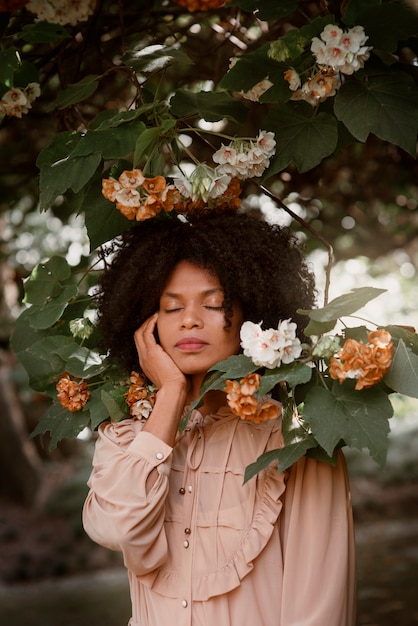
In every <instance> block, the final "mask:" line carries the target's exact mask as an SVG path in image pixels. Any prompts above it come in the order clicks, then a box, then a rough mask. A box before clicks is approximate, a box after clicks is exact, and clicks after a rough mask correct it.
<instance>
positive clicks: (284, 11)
mask: <svg viewBox="0 0 418 626" xmlns="http://www.w3.org/2000/svg"><path fill="white" fill-rule="evenodd" d="M298 4H299V2H298V0H280V2H272V0H233V1H232V2H230V3H229V4H228V5H227V6H238V7H240V8H241V9H242V10H243V11H247V12H249V13H254V12H255V13H256V16H257V18H260V20H277V19H280V18H282V17H286V15H290V14H291V13H293V12H294V11H296V9H297V6H298Z"/></svg>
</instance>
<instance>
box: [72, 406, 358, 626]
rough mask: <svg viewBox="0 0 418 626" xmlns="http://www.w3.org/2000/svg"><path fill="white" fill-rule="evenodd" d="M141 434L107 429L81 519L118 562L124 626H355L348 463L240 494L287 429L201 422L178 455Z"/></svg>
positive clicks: (254, 484) (232, 420) (266, 480)
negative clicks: (127, 610)
mask: <svg viewBox="0 0 418 626" xmlns="http://www.w3.org/2000/svg"><path fill="white" fill-rule="evenodd" d="M142 427H143V423H142V422H141V421H138V420H132V419H127V420H124V421H122V422H119V423H107V424H105V425H102V426H101V427H100V429H99V437H98V440H97V443H96V450H95V455H94V459H93V471H92V474H91V477H90V479H89V487H90V492H89V495H88V497H87V499H86V502H85V505H84V510H83V523H84V527H85V529H86V531H87V533H88V534H89V536H90V537H91V538H92V539H93V540H94V541H95V542H97V543H99V544H101V545H103V546H106V547H107V548H110V549H111V550H118V551H122V553H123V558H124V563H125V566H126V568H127V570H128V576H129V584H130V593H131V600H132V618H131V620H130V622H129V626H354V624H355V563H354V536H353V524H352V514H351V504H350V495H349V485H348V479H347V471H346V466H345V461H344V457H343V455H342V454H341V455H340V457H339V460H338V463H337V466H336V467H332V466H330V465H328V464H327V463H323V462H317V461H314V460H312V459H308V458H305V457H303V458H301V459H300V460H299V461H298V462H297V463H295V464H294V465H293V466H292V467H291V468H290V470H288V471H286V472H283V473H280V474H279V473H278V472H277V469H276V467H275V466H274V465H272V466H270V467H269V468H268V469H267V470H264V471H263V472H261V473H260V474H258V475H257V477H254V478H252V479H251V480H249V481H248V482H247V483H245V484H243V477H244V470H245V467H246V466H247V465H249V464H250V463H252V462H253V461H255V460H256V459H257V457H258V456H260V455H261V454H262V453H263V452H266V451H268V450H271V449H275V448H278V447H281V446H282V445H283V441H282V435H281V429H280V420H272V421H268V422H264V423H263V424H254V423H252V422H248V421H242V420H240V419H239V418H237V417H236V416H234V415H232V414H231V413H230V411H229V409H227V408H224V409H221V410H220V411H219V412H218V413H216V414H214V415H209V416H206V417H203V416H202V415H201V414H200V413H199V412H198V411H194V412H193V414H192V418H191V420H190V422H189V424H188V427H187V428H186V430H185V431H184V432H183V433H181V434H180V435H179V438H178V441H177V443H176V445H175V446H174V448H171V447H170V446H168V445H166V444H165V443H164V442H162V441H161V440H160V439H158V438H157V437H155V436H154V435H152V434H150V433H147V432H141V431H142ZM154 468H156V469H157V470H158V478H157V480H156V482H155V483H154V485H153V486H152V488H151V489H150V490H149V491H148V492H147V490H146V479H147V477H148V476H149V474H150V472H151V471H152V470H153V469H154Z"/></svg>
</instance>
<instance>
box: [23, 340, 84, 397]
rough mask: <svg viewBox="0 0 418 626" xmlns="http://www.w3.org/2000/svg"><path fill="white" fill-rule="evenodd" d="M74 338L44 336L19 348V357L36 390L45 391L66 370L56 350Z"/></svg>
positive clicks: (30, 382)
mask: <svg viewBox="0 0 418 626" xmlns="http://www.w3.org/2000/svg"><path fill="white" fill-rule="evenodd" d="M71 341H72V339H71V338H70V337H67V336H65V335H53V336H51V337H43V338H41V339H39V341H35V342H34V343H33V344H31V345H28V346H26V347H25V348H23V349H21V350H19V352H18V353H17V357H18V359H19V361H20V362H21V363H22V365H23V367H24V368H25V370H26V371H27V373H28V376H29V384H30V386H31V387H32V389H35V390H36V391H45V390H46V389H47V388H48V387H50V386H51V385H54V384H55V382H56V380H57V378H58V376H59V375H60V374H62V372H64V371H65V362H64V361H63V359H61V357H59V356H58V354H57V353H56V350H57V349H59V348H62V347H63V346H65V345H68V344H69V343H70V342H71Z"/></svg>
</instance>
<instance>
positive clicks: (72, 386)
mask: <svg viewBox="0 0 418 626" xmlns="http://www.w3.org/2000/svg"><path fill="white" fill-rule="evenodd" d="M56 389H57V396H58V400H59V402H60V404H61V405H62V406H63V407H64V408H65V409H68V410H69V411H71V412H72V413H74V412H75V411H81V409H82V408H83V407H84V406H85V405H86V403H87V401H88V399H89V398H90V392H89V390H88V387H87V383H86V382H85V381H84V380H74V379H71V378H70V376H68V375H67V374H63V375H62V377H61V378H60V380H59V381H58V382H57V384H56Z"/></svg>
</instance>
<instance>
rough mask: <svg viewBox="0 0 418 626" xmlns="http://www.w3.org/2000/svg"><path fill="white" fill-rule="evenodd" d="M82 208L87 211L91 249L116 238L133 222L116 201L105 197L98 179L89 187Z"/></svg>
mask: <svg viewBox="0 0 418 626" xmlns="http://www.w3.org/2000/svg"><path fill="white" fill-rule="evenodd" d="M81 210H82V211H84V213H85V224H86V228H87V234H88V237H89V240H90V250H91V251H93V250H95V249H96V248H98V247H99V246H101V245H102V244H104V243H106V242H107V241H110V240H111V239H114V238H115V237H117V236H118V235H120V234H121V233H123V232H124V231H125V230H127V229H128V228H130V227H131V226H132V224H133V222H131V221H130V220H128V219H127V218H126V217H124V216H123V215H122V213H121V212H120V211H118V210H117V208H116V206H115V203H114V202H110V201H109V200H106V198H104V197H103V194H102V191H101V184H100V181H99V180H96V179H95V180H93V181H92V182H91V184H90V185H89V187H88V190H87V193H86V195H85V197H84V199H83V202H82V205H81Z"/></svg>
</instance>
